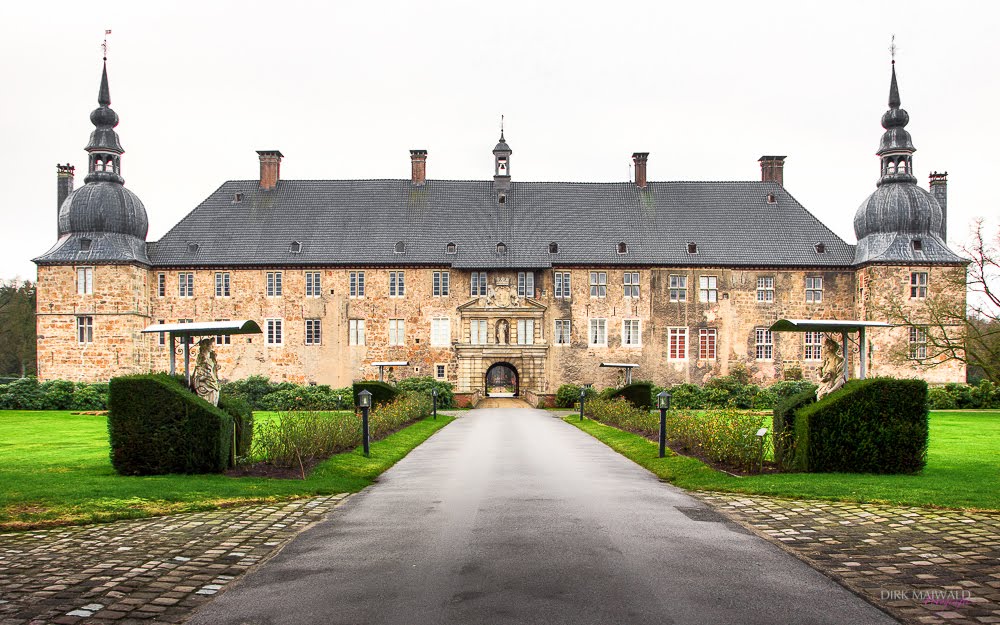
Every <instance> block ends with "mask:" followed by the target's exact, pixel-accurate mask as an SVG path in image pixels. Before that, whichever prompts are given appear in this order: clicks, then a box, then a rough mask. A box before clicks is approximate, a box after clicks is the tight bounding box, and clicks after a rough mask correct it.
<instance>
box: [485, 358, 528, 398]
mask: <svg viewBox="0 0 1000 625" xmlns="http://www.w3.org/2000/svg"><path fill="white" fill-rule="evenodd" d="M519 394H520V386H519V383H518V375H517V369H515V368H514V365H512V364H510V363H507V362H498V363H495V364H494V365H493V366H491V367H490V368H489V369H487V370H486V396H487V397H517V396H518V395H519Z"/></svg>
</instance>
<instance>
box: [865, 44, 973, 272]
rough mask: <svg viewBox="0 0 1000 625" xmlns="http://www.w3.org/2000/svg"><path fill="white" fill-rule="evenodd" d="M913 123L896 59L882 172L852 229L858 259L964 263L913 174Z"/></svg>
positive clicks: (932, 202)
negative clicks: (898, 78) (901, 89)
mask: <svg viewBox="0 0 1000 625" xmlns="http://www.w3.org/2000/svg"><path fill="white" fill-rule="evenodd" d="M909 122H910V115H909V113H907V112H906V110H905V109H903V108H901V105H900V99H899V86H898V84H897V83H896V61H895V59H893V61H892V80H891V82H890V84H889V110H887V111H886V112H885V114H883V115H882V128H884V129H885V132H884V133H883V134H882V142H881V144H880V145H879V149H878V152H876V154H877V155H878V157H879V159H880V161H881V166H882V170H881V177H880V178H879V181H878V183H877V186H878V188H877V189H876V190H875V192H874V193H872V194H871V195H870V196H868V199H866V200H865V201H864V202H862V203H861V206H860V207H859V208H858V212H857V213H855V215H854V234H855V235H856V236H857V237H858V245H857V247H856V248H855V253H854V262H855V264H858V265H860V264H865V263H910V262H921V263H927V262H947V263H960V262H962V259H961V258H960V257H959V256H957V255H956V254H955V253H954V252H952V251H951V250H950V249H948V246H947V244H946V243H945V240H944V232H945V215H944V211H943V210H942V208H941V205H940V204H939V203H938V201H937V200H936V199H935V198H934V196H933V195H931V194H930V193H929V192H927V191H925V190H923V189H921V188H920V187H918V186H917V178H916V176H914V175H913V153H914V152H916V151H917V150H916V148H915V147H913V141H912V140H911V138H910V133H909V132H907V131H906V125H907V124H908V123H909Z"/></svg>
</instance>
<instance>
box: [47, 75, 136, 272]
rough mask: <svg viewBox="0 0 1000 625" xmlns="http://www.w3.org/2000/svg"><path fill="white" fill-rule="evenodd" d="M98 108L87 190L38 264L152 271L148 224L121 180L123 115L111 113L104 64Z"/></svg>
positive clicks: (64, 212) (66, 212) (69, 206)
mask: <svg viewBox="0 0 1000 625" xmlns="http://www.w3.org/2000/svg"><path fill="white" fill-rule="evenodd" d="M97 103H98V107H97V108H96V109H94V111H93V112H92V113H91V114H90V121H91V123H93V124H94V131H93V132H92V133H91V134H90V141H89V142H88V143H87V147H86V148H85V149H86V150H87V152H88V164H87V177H86V178H84V182H85V183H86V184H84V186H82V187H80V188H79V189H77V190H75V191H73V192H72V193H70V194H69V196H68V197H66V199H65V200H64V201H63V202H62V204H61V205H60V207H59V240H58V241H57V242H56V244H55V246H53V247H52V249H50V250H49V251H48V252H46V253H45V254H43V255H42V256H40V257H39V258H36V259H35V262H36V263H37V264H64V263H68V262H69V263H72V262H87V263H103V264H129V263H139V264H143V265H149V264H150V261H149V257H148V256H147V255H146V232H147V230H148V227H149V221H148V219H147V217H146V209H145V207H144V206H143V205H142V202H141V201H140V200H139V198H138V197H137V196H136V195H135V194H134V193H132V192H131V191H129V190H128V189H126V188H125V180H124V179H123V178H122V176H121V157H122V154H124V152H125V151H124V150H123V149H122V146H121V142H120V141H119V140H118V133H117V132H115V127H116V126H117V125H118V114H117V113H115V112H114V111H113V110H112V109H111V90H110V89H109V88H108V59H107V57H105V58H104V69H103V72H102V74H101V86H100V89H99V90H98V94H97Z"/></svg>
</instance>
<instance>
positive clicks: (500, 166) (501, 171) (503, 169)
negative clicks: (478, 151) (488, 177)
mask: <svg viewBox="0 0 1000 625" xmlns="http://www.w3.org/2000/svg"><path fill="white" fill-rule="evenodd" d="M497 175H498V176H506V175H507V157H506V156H499V157H497Z"/></svg>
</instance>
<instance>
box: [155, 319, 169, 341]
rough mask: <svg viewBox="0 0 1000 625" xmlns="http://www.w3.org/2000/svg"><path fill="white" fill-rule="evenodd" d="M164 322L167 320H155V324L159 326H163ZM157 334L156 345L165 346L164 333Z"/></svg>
mask: <svg viewBox="0 0 1000 625" xmlns="http://www.w3.org/2000/svg"><path fill="white" fill-rule="evenodd" d="M166 322H167V320H166V319H157V320H156V323H158V324H160V325H161V326H162V325H163V324H164V323H166ZM157 334H158V335H159V339H158V341H157V342H158V343H159V344H160V345H166V344H167V333H166V332H157Z"/></svg>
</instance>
